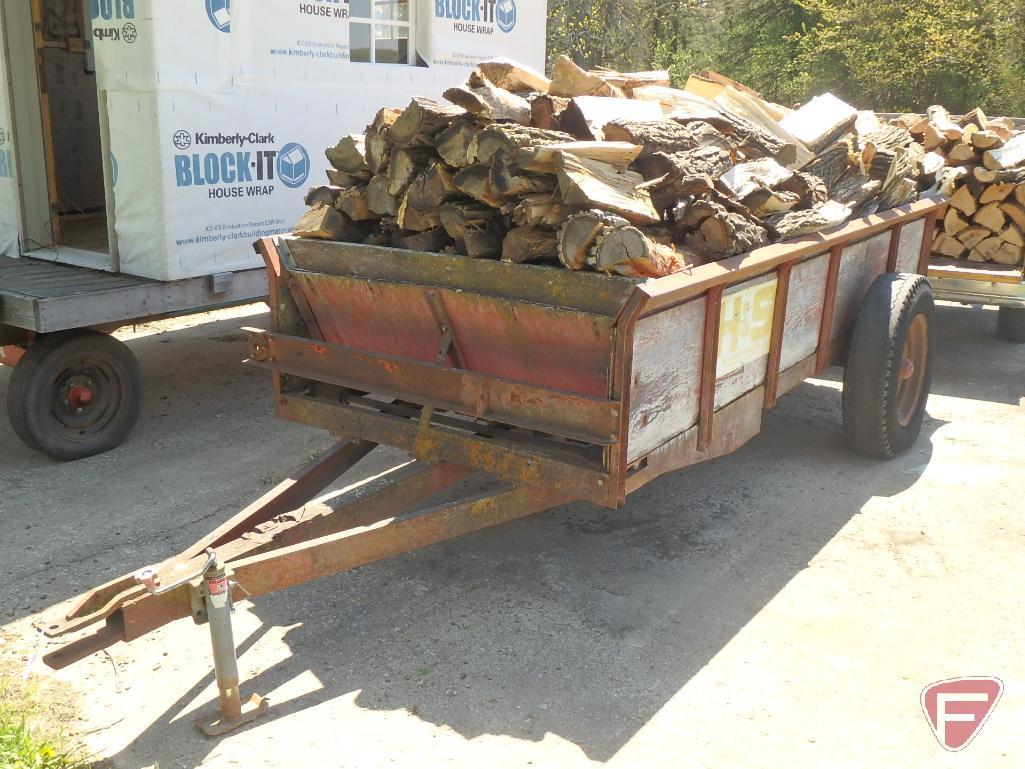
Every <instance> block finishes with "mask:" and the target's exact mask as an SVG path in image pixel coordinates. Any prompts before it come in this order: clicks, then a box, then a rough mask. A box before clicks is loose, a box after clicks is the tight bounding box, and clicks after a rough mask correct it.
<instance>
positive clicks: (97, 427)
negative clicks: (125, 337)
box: [7, 329, 142, 462]
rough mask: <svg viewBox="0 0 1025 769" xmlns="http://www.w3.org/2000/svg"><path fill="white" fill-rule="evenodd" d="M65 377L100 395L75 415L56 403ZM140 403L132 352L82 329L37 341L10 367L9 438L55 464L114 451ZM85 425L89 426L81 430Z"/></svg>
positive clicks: (138, 375) (136, 365) (129, 428)
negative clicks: (15, 438) (11, 433)
mask: <svg viewBox="0 0 1025 769" xmlns="http://www.w3.org/2000/svg"><path fill="white" fill-rule="evenodd" d="M71 377H77V378H82V379H88V381H89V382H94V381H95V385H96V387H95V390H96V391H98V392H99V394H100V397H99V398H97V399H96V400H95V401H91V402H90V403H89V404H88V405H85V406H84V407H82V408H81V409H79V412H78V413H72V412H73V411H74V407H73V406H71V405H70V402H69V401H67V400H66V399H65V400H63V401H62V397H63V395H64V393H66V391H67V388H68V387H69V383H70V378H71ZM90 392H93V390H90ZM141 403H142V372H141V370H140V369H139V363H138V361H137V360H136V359H135V356H134V355H133V354H132V351H131V350H129V349H128V347H127V346H125V344H124V343H122V342H120V341H118V340H117V339H115V338H114V337H112V336H110V335H109V334H102V333H100V332H98V331H91V330H88V329H75V330H72V331H62V332H58V333H55V334H45V335H43V336H41V337H39V339H37V340H36V342H35V343H34V344H32V345H31V346H30V347H29V348H28V350H27V351H26V352H25V355H24V356H23V357H22V359H21V360H20V361H18V365H17V366H15V367H14V372H13V373H12V374H11V380H10V384H9V386H8V390H7V416H8V419H9V420H10V422H11V427H13V428H14V432H15V434H16V435H17V436H18V437H19V438H21V440H22V441H23V442H24V443H25V445H27V446H28V447H29V448H32V449H35V450H36V451H40V452H42V453H43V454H46V455H47V456H48V457H51V458H52V459H56V460H58V461H61V462H69V461H72V460H75V459H82V458H84V457H91V456H93V455H95V454H102V453H103V452H105V451H110V450H111V449H113V448H115V447H117V446H120V445H121V444H122V443H123V442H124V440H125V439H126V438H127V437H128V435H129V433H131V431H132V428H133V427H134V426H135V423H136V421H137V420H138V418H139V407H140V405H141ZM93 409H95V410H93ZM89 419H94V420H95V424H86V421H87V420H89ZM76 422H77V423H78V424H75V423H76ZM83 428H84V429H83Z"/></svg>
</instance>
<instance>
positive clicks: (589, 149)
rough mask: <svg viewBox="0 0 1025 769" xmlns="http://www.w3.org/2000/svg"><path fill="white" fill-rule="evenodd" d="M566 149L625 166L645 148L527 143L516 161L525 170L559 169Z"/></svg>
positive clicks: (609, 143)
mask: <svg viewBox="0 0 1025 769" xmlns="http://www.w3.org/2000/svg"><path fill="white" fill-rule="evenodd" d="M560 152H566V153H568V154H570V155H575V156H576V157H578V158H589V159H590V160H598V161H600V162H602V163H608V164H609V165H610V166H614V167H616V168H620V169H625V168H627V167H628V166H629V165H630V164H631V163H632V162H633V161H634V160H636V158H637V156H638V154H640V152H641V148H640V147H638V146H637V145H635V144H629V143H627V142H619V141H616V142H613V141H604V142H563V143H561V144H546V145H542V146H538V147H524V148H523V149H521V150H517V151H516V154H515V155H514V156H513V165H515V166H516V167H517V168H518V169H520V170H521V171H530V172H533V173H546V174H553V173H555V159H556V157H557V156H558V153H560Z"/></svg>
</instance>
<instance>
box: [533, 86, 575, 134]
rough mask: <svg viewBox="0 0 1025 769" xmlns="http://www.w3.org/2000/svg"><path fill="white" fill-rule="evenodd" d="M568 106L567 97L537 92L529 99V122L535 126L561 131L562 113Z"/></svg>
mask: <svg viewBox="0 0 1025 769" xmlns="http://www.w3.org/2000/svg"><path fill="white" fill-rule="evenodd" d="M568 106H569V99H567V98H566V97H564V96H552V95H551V94H548V93H543V94H538V95H537V96H536V97H534V98H533V99H531V100H530V124H531V125H532V126H534V127H535V128H544V129H547V130H552V131H561V130H563V128H562V113H563V111H564V110H565V109H566V107H568Z"/></svg>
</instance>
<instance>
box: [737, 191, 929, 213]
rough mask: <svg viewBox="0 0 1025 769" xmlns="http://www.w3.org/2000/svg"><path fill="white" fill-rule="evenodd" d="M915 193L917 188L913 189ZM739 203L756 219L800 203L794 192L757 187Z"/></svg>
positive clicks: (794, 206) (792, 208)
mask: <svg viewBox="0 0 1025 769" xmlns="http://www.w3.org/2000/svg"><path fill="white" fill-rule="evenodd" d="M915 189H916V191H917V189H918V188H917V187H916V188H915ZM741 203H743V204H744V206H745V207H746V208H748V209H749V210H750V211H751V213H752V214H753V215H754V216H755V217H756V218H758V219H764V218H765V217H766V216H772V215H773V214H783V213H786V212H787V211H793V210H794V209H795V208H797V206H798V205H800V203H801V197H800V195H798V194H797V193H795V192H783V191H777V190H770V189H767V188H765V187H758V188H757V189H755V190H753V191H751V192H750V193H748V195H746V196H745V197H744V198H743V199H742V200H741Z"/></svg>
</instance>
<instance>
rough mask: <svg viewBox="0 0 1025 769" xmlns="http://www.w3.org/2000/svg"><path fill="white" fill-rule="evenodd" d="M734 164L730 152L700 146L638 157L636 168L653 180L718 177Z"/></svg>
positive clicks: (647, 178)
mask: <svg viewBox="0 0 1025 769" xmlns="http://www.w3.org/2000/svg"><path fill="white" fill-rule="evenodd" d="M732 166H733V161H732V160H731V159H730V153H729V152H727V151H725V150H722V149H719V148H718V147H698V148H697V149H693V150H687V151H685V152H674V153H672V154H671V155H669V154H666V153H665V152H653V153H652V154H650V155H648V156H647V157H642V158H638V159H637V161H636V162H635V163H634V166H633V167H634V170H636V171H637V172H638V173H640V175H641V176H643V177H644V179H645V180H647V181H651V180H652V179H658V178H660V177H664V176H669V177H682V176H694V175H695V174H708V175H709V176H713V177H718V176H719V175H720V174H722V173H725V172H726V171H727V170H728V169H729V168H731V167H732Z"/></svg>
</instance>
